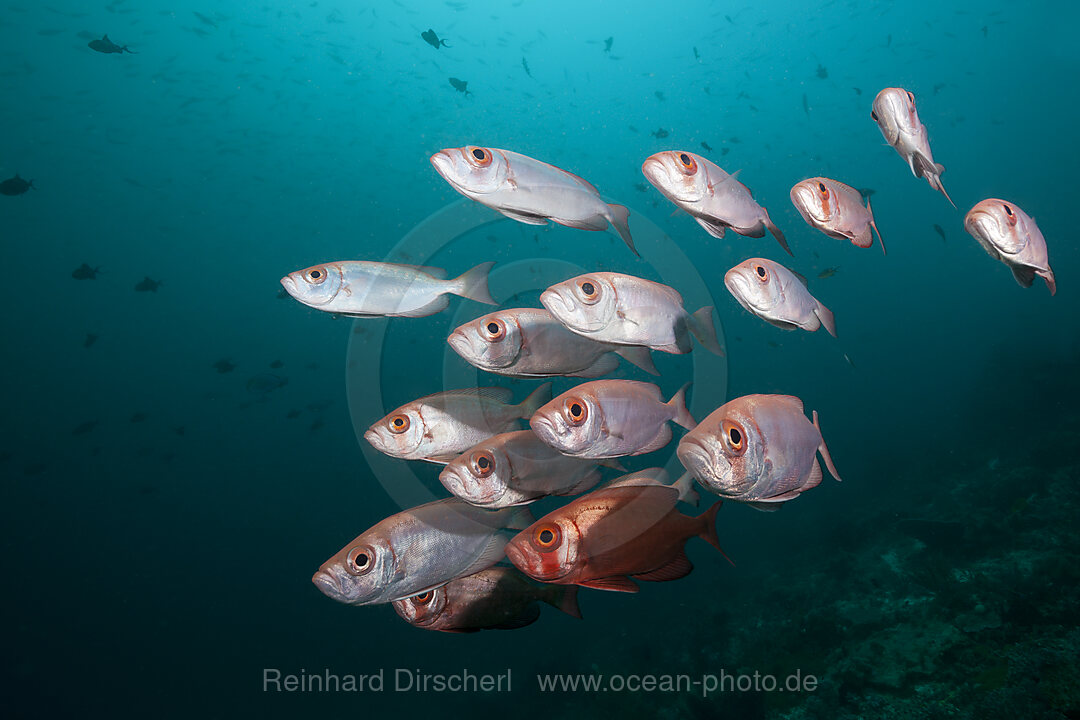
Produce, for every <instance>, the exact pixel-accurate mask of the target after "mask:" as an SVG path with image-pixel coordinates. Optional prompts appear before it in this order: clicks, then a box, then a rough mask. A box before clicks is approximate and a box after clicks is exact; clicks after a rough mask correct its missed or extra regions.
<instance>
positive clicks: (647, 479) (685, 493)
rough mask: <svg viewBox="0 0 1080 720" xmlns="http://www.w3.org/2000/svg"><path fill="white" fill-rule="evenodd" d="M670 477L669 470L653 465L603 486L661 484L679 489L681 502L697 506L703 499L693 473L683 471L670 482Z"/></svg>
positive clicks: (661, 485)
mask: <svg viewBox="0 0 1080 720" xmlns="http://www.w3.org/2000/svg"><path fill="white" fill-rule="evenodd" d="M668 479H669V478H668V474H667V471H666V470H664V468H661V467H652V468H645V469H644V470H638V471H636V472H632V473H628V474H626V475H621V476H620V477H617V478H615V479H614V480H611V481H610V482H606V483H604V484H603V485H602V486H601V487H602V488H613V487H629V486H641V485H659V486H660V487H670V488H674V489H675V490H677V491H678V493H679V502H685V503H689V504H690V505H693V506H695V507H696V506H697V504H698V503H699V502H700V501H701V497H700V496H699V495H698V494H697V491H696V490H694V476H693V475H692V474H690V473H688V472H687V473H683V475H682V477H680V478H679V479H678V480H676V481H675V482H673V483H670V484H669V483H668Z"/></svg>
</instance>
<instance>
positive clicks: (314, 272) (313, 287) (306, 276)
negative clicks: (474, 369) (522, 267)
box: [281, 260, 495, 317]
mask: <svg viewBox="0 0 1080 720" xmlns="http://www.w3.org/2000/svg"><path fill="white" fill-rule="evenodd" d="M494 264H495V263H493V262H487V263H482V264H480V265H477V266H476V267H474V268H473V269H472V270H469V271H468V272H466V273H465V274H464V275H461V276H460V277H457V278H454V279H453V280H446V279H444V278H445V271H443V270H441V269H438V268H423V267H414V266H412V265H398V264H394V263H381V262H367V261H360V260H344V261H341V262H331V263H325V264H323V265H315V266H312V267H309V268H306V269H304V270H298V271H296V272H293V273H289V274H288V275H286V276H285V277H283V278H281V284H282V286H283V287H284V288H285V290H286V292H288V293H289V294H290V295H292V296H293V297H294V298H296V299H297V300H299V301H300V302H302V303H303V304H305V305H307V306H308V307H313V308H315V309H316V310H322V311H324V312H329V313H335V314H338V315H346V316H350V317H424V316H427V315H434V314H435V313H437V312H440V311H442V310H444V309H445V308H446V306H447V305H448V304H449V300H448V299H447V297H446V296H447V295H460V296H461V297H466V298H469V299H472V300H476V301H477V302H482V303H487V304H489V305H494V304H495V301H494V300H492V298H491V294H490V293H489V292H488V284H487V277H488V271H490V270H491V266H492V265H494Z"/></svg>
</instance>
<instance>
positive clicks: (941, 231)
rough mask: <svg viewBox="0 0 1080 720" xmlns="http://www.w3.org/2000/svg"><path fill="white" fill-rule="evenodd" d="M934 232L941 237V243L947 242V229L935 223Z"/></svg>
mask: <svg viewBox="0 0 1080 720" xmlns="http://www.w3.org/2000/svg"><path fill="white" fill-rule="evenodd" d="M934 230H935V231H937V234H938V235H940V236H941V242H945V228H943V227H941V226H940V225H938V224H937V223H934Z"/></svg>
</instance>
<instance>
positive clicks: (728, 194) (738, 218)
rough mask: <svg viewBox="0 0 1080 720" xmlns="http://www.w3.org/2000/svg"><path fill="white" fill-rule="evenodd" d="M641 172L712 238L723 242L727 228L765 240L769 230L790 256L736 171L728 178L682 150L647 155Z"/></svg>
mask: <svg viewBox="0 0 1080 720" xmlns="http://www.w3.org/2000/svg"><path fill="white" fill-rule="evenodd" d="M641 172H642V173H644V175H645V177H646V179H648V181H649V182H651V183H652V184H653V185H654V186H656V189H657V190H659V191H660V193H661V194H662V195H663V196H664V197H666V198H667V199H668V200H670V201H671V202H673V203H675V205H676V206H678V207H679V208H682V209H683V210H685V211H686V212H688V213H690V216H691V217H693V218H694V220H696V221H697V223H698V224H699V225H701V227H703V228H705V232H707V233H709V234H710V235H712V236H713V237H714V238H717V239H723V237H724V231H725V230H727V229H728V228H731V229H732V230H734V231H735V232H736V233H738V234H739V235H744V236H746V237H753V238H760V237H764V236H765V231H766V230H768V231H769V232H770V233H772V236H773V237H774V238H776V241H777V242H778V243H780V247H782V248H784V250H786V251H787V253H788V254H789V255H790V254H791V248H790V247H788V243H787V240H786V239H785V238H784V233H782V232H780V228H778V227H776V225H775V224H774V223H773V221H772V218H770V217H769V211H768V210H766V209H765V208H764V207H762V206H761V205H758V203H757V202H756V201H755V200H754V196H753V194H752V193H751V192H750V189H749V188H747V187H746V186H745V185H743V184H742V183H741V182H739V181H738V180H737V177H738V175H739V173H738V172H736V173H735V174H734V175H728V174H727V173H726V172H724V170H722V169H721V168H720V166H718V165H716V164H715V163H713V162H712V161H711V160H707V159H705V158H703V157H702V156H700V155H695V154H694V153H692V152H687V151H685V150H666V151H664V152H658V153H656V154H655V155H650V156H649V157H648V158H646V159H645V162H644V163H642V165H641Z"/></svg>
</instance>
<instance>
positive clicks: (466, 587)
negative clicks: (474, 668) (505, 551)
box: [394, 566, 581, 633]
mask: <svg viewBox="0 0 1080 720" xmlns="http://www.w3.org/2000/svg"><path fill="white" fill-rule="evenodd" d="M540 602H546V603H547V604H548V605H551V606H552V607H554V608H558V609H559V610H562V611H563V612H564V613H566V614H567V615H569V616H571V617H575V618H579V619H580V618H581V610H580V609H578V602H577V586H576V585H570V586H566V585H541V584H539V583H537V582H534V581H533V580H530V579H529V578H527V577H526V576H525V575H523V574H522V573H521V571H520V570H517V569H516V568H511V567H501V566H500V567H493V568H488V569H487V570H481V571H480V572H478V573H476V574H474V575H469V576H468V577H463V578H458V579H457V580H451V581H450V582H448V583H447V584H445V585H443V586H442V587H438V588H435V589H434V590H428V591H427V592H423V593H420V594H419V595H413V596H412V597H408V598H405V599H403V600H395V601H394V610H396V611H397V614H398V615H400V616H401V617H402V618H404V620H405V621H406V622H407V623H409V624H410V625H412V626H413V627H418V628H423V629H424V630H438V631H440V632H454V633H467V632H477V631H479V630H514V629H516V628H521V627H525V626H526V625H531V624H533V623H534V622H536V620H537V619H538V618H539V617H540Z"/></svg>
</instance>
